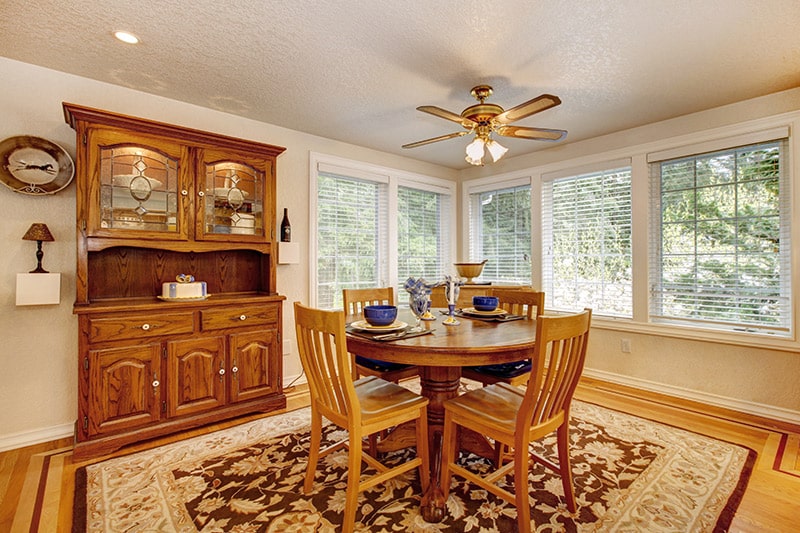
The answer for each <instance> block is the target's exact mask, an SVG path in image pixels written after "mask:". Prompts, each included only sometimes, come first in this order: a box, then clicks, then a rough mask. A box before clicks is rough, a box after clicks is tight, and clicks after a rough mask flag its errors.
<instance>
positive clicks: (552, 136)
mask: <svg viewBox="0 0 800 533" xmlns="http://www.w3.org/2000/svg"><path fill="white" fill-rule="evenodd" d="M470 94H472V96H474V97H475V98H476V99H477V100H478V102H480V103H478V104H475V105H472V106H469V107H468V108H466V109H465V110H464V111H462V112H461V114H460V115H458V114H456V113H453V112H451V111H447V110H446V109H442V108H441V107H436V106H432V105H424V106H420V107H418V108H417V110H419V111H423V112H425V113H430V114H431V115H435V116H437V117H440V118H443V119H446V120H452V121H453V122H457V123H459V124H461V126H462V127H463V128H464V129H465V131H457V132H455V133H448V134H447V135H440V136H439V137H433V138H431V139H425V140H424V141H417V142H413V143H409V144H404V145H403V148H416V147H417V146H423V145H426V144H430V143H435V142H438V141H445V140H447V139H453V138H455V137H463V136H464V135H469V134H470V133H474V134H475V140H474V141H472V142H471V143H470V144H469V145H467V157H466V160H467V162H468V163H470V164H472V165H482V164H483V155H484V149H486V150H489V154H490V155H491V156H492V160H493V161H497V160H498V159H500V158H501V157H503V155H504V154H505V153H506V152H507V151H508V148H506V147H504V146H501V145H500V143H498V142H497V141H495V140H494V139H492V138H491V135H492V134H493V133H496V134H497V135H502V136H504V137H516V138H518V139H533V140H537V141H560V140H562V139H563V138H564V137H566V136H567V132H566V131H565V130H552V129H545V128H526V127H523V126H509V124H511V123H512V122H516V121H517V120H521V119H523V118H525V117H529V116H531V115H533V114H535V113H539V112H541V111H544V110H545V109H550V108H551V107H555V106H557V105H559V104H560V103H561V100H560V99H559V98H558V96H553V95H552V94H543V95H541V96H537V97H536V98H534V99H533V100H528V101H527V102H523V103H521V104H519V105H518V106H515V107H512V108H511V109H509V110H507V111H506V110H504V109H503V108H502V107H500V106H499V105H497V104H491V103H487V102H485V100H486V99H487V98H489V96H491V94H492V88H491V87H490V86H489V85H478V86H476V87H473V88H472V91H471V92H470Z"/></svg>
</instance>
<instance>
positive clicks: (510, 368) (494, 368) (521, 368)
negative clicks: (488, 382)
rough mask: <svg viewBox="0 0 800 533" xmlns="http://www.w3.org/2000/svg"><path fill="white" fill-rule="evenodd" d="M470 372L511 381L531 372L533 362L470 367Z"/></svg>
mask: <svg viewBox="0 0 800 533" xmlns="http://www.w3.org/2000/svg"><path fill="white" fill-rule="evenodd" d="M468 368H469V370H472V371H474V372H478V373H480V374H487V375H490V376H494V377H497V378H501V379H511V378H515V377H517V376H521V375H523V374H527V373H529V372H530V371H531V360H530V359H526V360H524V361H514V362H513V363H501V364H497V365H484V366H470V367H468Z"/></svg>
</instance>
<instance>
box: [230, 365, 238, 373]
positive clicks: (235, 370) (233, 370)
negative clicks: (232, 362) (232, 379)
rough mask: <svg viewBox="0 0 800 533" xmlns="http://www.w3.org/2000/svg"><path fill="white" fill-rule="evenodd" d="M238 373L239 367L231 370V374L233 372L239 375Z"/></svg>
mask: <svg viewBox="0 0 800 533" xmlns="http://www.w3.org/2000/svg"><path fill="white" fill-rule="evenodd" d="M238 371H239V367H238V366H234V367H233V368H231V372H233V373H234V374H235V373H237V372H238Z"/></svg>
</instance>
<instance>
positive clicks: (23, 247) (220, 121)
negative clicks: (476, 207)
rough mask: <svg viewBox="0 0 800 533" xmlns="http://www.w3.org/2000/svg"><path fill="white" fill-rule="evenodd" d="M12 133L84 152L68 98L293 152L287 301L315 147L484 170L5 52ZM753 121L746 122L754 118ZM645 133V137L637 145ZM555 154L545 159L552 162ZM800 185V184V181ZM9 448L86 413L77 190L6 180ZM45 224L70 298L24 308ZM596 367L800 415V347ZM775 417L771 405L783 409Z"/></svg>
mask: <svg viewBox="0 0 800 533" xmlns="http://www.w3.org/2000/svg"><path fill="white" fill-rule="evenodd" d="M0 94H1V95H2V100H1V101H0V116H2V120H0V139H5V138H7V137H11V136H14V135H24V134H29V135H36V136H40V137H44V138H46V139H49V140H51V141H54V142H57V143H59V144H61V145H62V146H64V147H65V148H66V149H67V151H69V152H70V153H71V154H73V155H74V153H75V137H74V132H73V130H72V129H70V128H69V126H68V125H67V124H66V123H65V122H64V119H63V114H62V110H61V102H62V101H67V102H72V103H76V104H80V105H86V106H90V107H97V108H101V109H107V110H111V111H116V112H120V113H125V114H129V115H135V116H141V117H145V118H151V119H155V120H159V121H162V122H168V123H174V124H180V125H183V126H188V127H192V128H197V129H202V130H208V131H214V132H217V133H222V134H226V135H233V136H237V137H243V138H247V139H253V140H256V141H262V142H266V143H270V144H277V145H281V146H285V147H286V148H287V150H286V152H285V153H284V154H283V155H281V156H280V158H279V160H278V201H277V204H278V212H279V213H280V212H282V210H283V208H284V207H288V208H289V214H290V219H291V221H292V234H293V238H294V240H296V241H298V242H299V243H300V244H301V247H300V252H301V260H300V264H299V265H281V266H279V270H278V290H279V292H280V293H281V294H284V295H285V296H286V297H287V302H292V301H294V300H302V301H304V300H305V299H306V297H307V295H308V283H309V281H308V280H309V276H308V268H307V266H306V265H307V264H308V250H307V243H308V217H309V213H308V172H309V169H308V164H309V163H308V161H309V152H310V151H314V152H321V153H325V154H330V155H336V156H340V157H346V158H351V159H355V160H359V161H363V162H367V163H373V164H377V165H382V166H386V167H391V168H396V169H400V170H405V171H408V172H415V173H419V174H427V175H430V176H436V177H439V178H443V179H451V180H458V179H459V178H473V177H477V176H479V175H480V174H479V173H478V174H476V170H473V169H470V170H467V171H464V172H462V173H458V172H455V171H453V170H450V169H445V168H442V167H438V166H434V165H429V164H425V163H421V162H419V161H414V160H411V159H407V158H403V157H399V156H394V155H389V154H385V153H381V152H376V151H374V150H368V149H365V148H361V147H357V146H353V145H348V144H344V143H340V142H337V141H332V140H329V139H323V138H320V137H315V136H312V135H308V134H305V133H301V132H297V131H293V130H288V129H284V128H279V127H276V126H272V125H270V124H264V123H260V122H256V121H252V120H248V119H244V118H241V117H236V116H233V115H229V114H226V113H223V112H219V111H215V110H211V109H204V108H199V107H197V106H193V105H189V104H185V103H181V102H176V101H174V100H168V99H165V98H160V97H157V96H153V95H148V94H145V93H141V92H137V91H133V90H129V89H125V88H122V87H117V86H113V85H108V84H103V83H99V82H96V81H93V80H89V79H85V78H79V77H76V76H71V75H67V74H63V73H59V72H56V71H53V70H47V69H42V68H39V67H34V66H31V65H27V64H24V63H19V62H15V61H10V60H7V59H4V58H0ZM787 106H788V107H789V108H790V109H800V91H798V92H795V93H791V94H790V96H789V97H787V96H786V95H784V94H781V95H776V96H775V97H773V98H772V99H770V100H768V101H766V103H765V102H764V101H763V100H762V99H759V101H757V102H754V103H748V104H746V105H743V106H740V107H738V108H736V109H735V110H734V111H730V110H722V111H719V110H715V111H713V112H711V113H709V114H708V115H706V117H705V120H703V119H702V117H701V118H699V119H698V118H697V117H694V116H693V117H689V118H687V119H685V120H683V121H680V120H679V121H677V122H673V121H670V123H668V124H667V123H665V125H654V126H652V127H649V129H646V131H644V132H641V131H640V132H636V133H634V134H630V133H625V132H624V133H622V134H617V135H616V136H611V137H609V138H600V139H598V140H594V141H590V142H586V143H576V144H575V145H565V146H563V147H560V148H557V149H555V150H553V151H549V152H548V154H540V155H537V156H534V157H531V156H528V157H519V158H516V159H515V158H510V159H508V160H504V164H503V165H502V166H494V167H486V169H484V170H483V172H487V169H488V171H491V172H506V171H510V170H514V169H515V168H526V167H528V166H531V165H534V164H541V161H543V160H558V158H569V157H574V155H575V153H580V152H581V151H584V152H586V153H590V152H594V151H601V150H606V149H610V148H609V147H613V146H616V145H623V146H624V143H626V142H633V141H632V140H631V139H638V140H637V142H641V139H642V135H654V136H659V135H663V134H664V130H663V128H667V129H668V130H669V131H670V132H672V131H673V130H674V131H678V130H681V129H689V130H692V129H701V128H702V127H703V125H704V124H708V123H709V122H712V123H713V122H715V121H721V122H722V123H725V121H726V120H727V121H730V120H739V119H740V118H741V116H744V115H755V116H765V115H768V114H774V113H777V112H781V111H780V110H781V109H782V110H783V111H785V110H788V109H784V108H786V107H787ZM747 118H752V117H745V118H742V120H744V119H747ZM631 135H633V137H631ZM542 158H544V159H542ZM796 181H797V180H796ZM0 212H2V216H3V224H0V249H2V250H3V252H2V254H0V317H1V318H0V340H1V341H0V369H1V370H0V449H4V448H13V447H17V446H22V445H26V444H30V443H33V442H38V441H44V440H49V439H52V438H56V437H61V436H64V435H66V434H69V433H70V432H71V427H72V424H73V422H74V420H75V416H76V411H77V400H76V382H77V366H78V363H77V331H76V330H77V321H76V319H75V317H74V316H73V314H72V303H73V301H74V297H75V282H74V276H75V230H74V219H75V187H74V185H71V186H70V187H68V188H67V189H66V190H64V191H62V192H60V193H58V194H56V195H54V196H46V197H41V196H36V197H33V196H25V195H21V194H18V193H15V192H12V191H11V190H9V189H8V188H6V187H4V186H2V185H0ZM32 222H45V223H47V225H48V226H49V227H50V229H51V230H52V232H53V234H54V236H55V238H56V242H53V243H45V244H44V251H45V260H44V266H45V268H46V269H48V270H50V271H51V272H61V273H62V288H61V304H60V305H57V306H55V305H54V306H41V307H16V305H15V281H16V273H18V272H27V271H29V270H31V269H32V268H33V267H34V266H35V257H34V251H35V245H34V244H33V243H30V242H27V241H22V239H21V238H22V235H23V234H24V233H25V231H26V230H27V228H28V227H29V225H30V224H31V223H32ZM290 309H291V306H290V305H286V306H285V307H284V311H285V316H284V331H285V334H286V335H285V336H286V338H287V339H289V343H288V349H289V352H290V353H289V356H288V357H285V358H284V365H285V371H284V375H285V376H286V378H288V379H291V378H292V377H293V376H295V375H297V374H298V372H299V365H298V361H297V356H296V353H295V348H294V343H293V338H294V333H293V332H294V327H293V322H292V316H291V311H290ZM621 337H626V338H630V339H631V340H632V346H633V354H630V355H629V354H625V355H623V354H621V353H620V352H619V339H620V338H621ZM588 365H589V367H591V368H590V369H589V372H595V373H599V374H602V375H605V376H607V377H609V378H611V379H619V380H629V381H631V382H633V383H637V384H640V385H642V386H651V387H653V388H658V387H666V388H667V389H669V390H672V391H674V392H683V393H684V394H685V395H687V396H692V395H695V396H698V397H700V398H707V399H710V400H713V399H714V398H717V397H719V400H720V402H721V403H725V404H728V405H739V404H741V406H742V408H743V409H745V410H747V409H749V410H758V409H761V410H762V411H765V412H774V413H775V414H776V415H779V416H783V417H784V418H792V417H794V419H796V420H798V421H800V389H798V387H799V386H798V381H800V355H798V354H797V353H788V352H775V351H769V350H757V349H753V348H737V347H731V346H719V345H716V344H709V343H703V342H695V341H687V340H676V339H670V338H665V337H650V336H648V335H643V334H636V333H630V332H621V333H620V332H615V331H610V330H596V331H594V332H593V340H592V349H591V355H590V359H589V363H588ZM770 410H771V411H770Z"/></svg>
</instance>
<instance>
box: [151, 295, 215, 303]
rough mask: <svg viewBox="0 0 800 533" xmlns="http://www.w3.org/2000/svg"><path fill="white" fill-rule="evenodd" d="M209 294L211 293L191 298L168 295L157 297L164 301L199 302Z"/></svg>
mask: <svg viewBox="0 0 800 533" xmlns="http://www.w3.org/2000/svg"><path fill="white" fill-rule="evenodd" d="M209 296H211V295H210V294H206V295H205V296H195V297H193V298H170V297H169V296H159V297H158V299H159V300H163V301H165V302H199V301H202V300H206V299H208V297H209Z"/></svg>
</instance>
